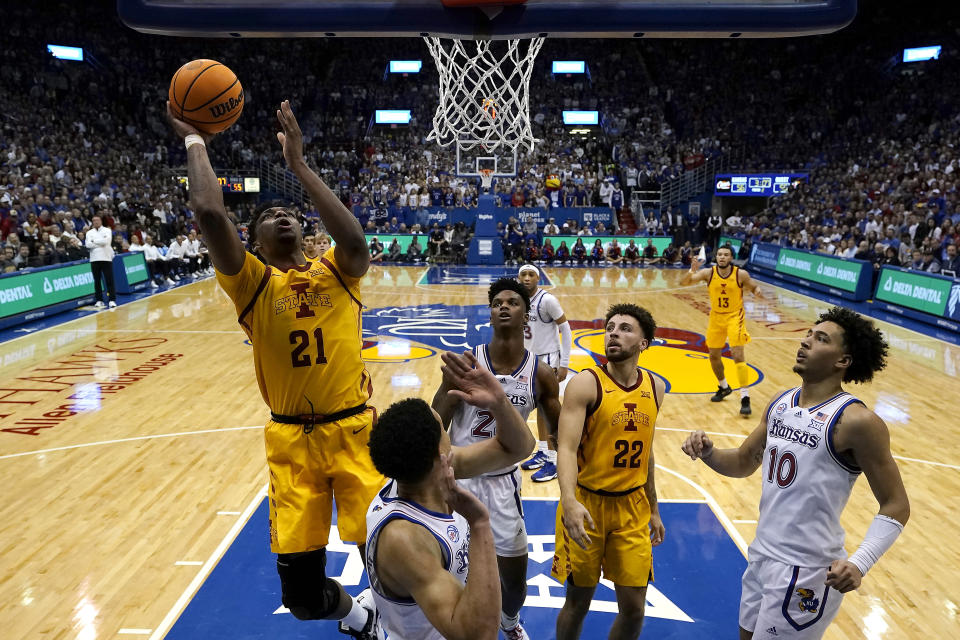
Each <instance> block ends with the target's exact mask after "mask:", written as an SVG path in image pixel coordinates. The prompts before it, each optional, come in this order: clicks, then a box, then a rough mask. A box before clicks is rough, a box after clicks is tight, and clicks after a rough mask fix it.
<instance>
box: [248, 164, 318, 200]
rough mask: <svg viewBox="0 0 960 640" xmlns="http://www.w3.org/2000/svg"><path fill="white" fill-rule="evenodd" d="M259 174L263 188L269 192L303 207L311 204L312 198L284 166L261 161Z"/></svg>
mask: <svg viewBox="0 0 960 640" xmlns="http://www.w3.org/2000/svg"><path fill="white" fill-rule="evenodd" d="M259 173H260V186H261V188H264V187H265V188H266V189H267V190H268V191H273V192H274V193H276V194H279V195H281V196H283V197H284V198H286V199H288V200H290V201H291V202H295V203H298V204H300V205H301V206H303V205H307V204H308V203H309V202H310V197H309V196H308V195H307V192H306V191H305V190H304V188H303V185H302V184H300V181H299V180H297V177H296V176H295V175H294V173H293V172H292V171H290V170H289V169H287V168H286V167H284V166H283V165H281V164H277V163H275V162H269V161H267V160H262V159H261V160H260V165H259Z"/></svg>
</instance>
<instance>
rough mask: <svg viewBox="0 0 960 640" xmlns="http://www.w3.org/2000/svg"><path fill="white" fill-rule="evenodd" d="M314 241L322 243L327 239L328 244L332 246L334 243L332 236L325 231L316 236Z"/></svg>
mask: <svg viewBox="0 0 960 640" xmlns="http://www.w3.org/2000/svg"><path fill="white" fill-rule="evenodd" d="M313 239H314V241H315V242H320V241H321V240H323V239H326V241H327V244H332V242H331V241H330V234H329V233H326V232H324V231H321V232H320V233H317V234H314V236H313Z"/></svg>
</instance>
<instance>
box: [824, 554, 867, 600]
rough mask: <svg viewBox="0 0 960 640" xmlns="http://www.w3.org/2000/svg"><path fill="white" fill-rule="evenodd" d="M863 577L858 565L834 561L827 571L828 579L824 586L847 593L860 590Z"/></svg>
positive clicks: (845, 561)
mask: <svg viewBox="0 0 960 640" xmlns="http://www.w3.org/2000/svg"><path fill="white" fill-rule="evenodd" d="M862 579H863V575H862V574H861V573H860V569H858V568H857V565H855V564H853V563H852V562H850V561H848V560H834V561H833V562H831V563H830V568H829V569H827V579H826V580H824V581H823V584H825V585H827V586H828V587H833V588H834V589H836V590H837V591H839V592H840V593H846V592H848V591H853V590H854V589H859V588H860V581H861V580H862Z"/></svg>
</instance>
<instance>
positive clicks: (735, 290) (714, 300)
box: [707, 265, 743, 313]
mask: <svg viewBox="0 0 960 640" xmlns="http://www.w3.org/2000/svg"><path fill="white" fill-rule="evenodd" d="M710 270H711V273H710V280H708V281H707V291H709V292H710V313H741V312H742V311H743V285H741V284H740V281H739V279H738V278H739V274H740V267H737V266H735V265H730V275H728V276H727V277H726V278H724V277H723V276H721V275H720V270H719V268H718V267H717V266H716V265H714V266H713V267H711V268H710Z"/></svg>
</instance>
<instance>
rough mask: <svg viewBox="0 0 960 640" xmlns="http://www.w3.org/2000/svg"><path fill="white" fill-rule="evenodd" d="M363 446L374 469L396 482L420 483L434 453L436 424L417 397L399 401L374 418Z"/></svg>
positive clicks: (431, 464)
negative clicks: (368, 439)
mask: <svg viewBox="0 0 960 640" xmlns="http://www.w3.org/2000/svg"><path fill="white" fill-rule="evenodd" d="M367 446H368V447H369V448H370V459H371V460H373V466H375V467H376V468H377V471H379V472H380V473H382V474H383V475H385V476H386V477H388V478H393V479H395V480H397V481H398V482H403V483H407V484H410V483H415V482H420V481H421V480H423V479H424V478H426V477H427V474H428V473H430V470H431V469H432V468H433V461H434V459H435V458H436V457H437V455H438V452H439V447H440V423H439V421H438V420H437V418H436V416H434V415H433V411H432V410H431V409H430V405H428V404H427V403H426V402H424V401H423V400H421V399H420V398H407V399H405V400H400V401H399V402H394V403H393V404H392V405H390V407H389V408H388V409H387V410H386V411H384V412H383V413H382V414H381V415H380V416H379V417H378V419H377V421H376V424H374V426H373V430H372V431H371V432H370V441H369V443H368V445H367Z"/></svg>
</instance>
